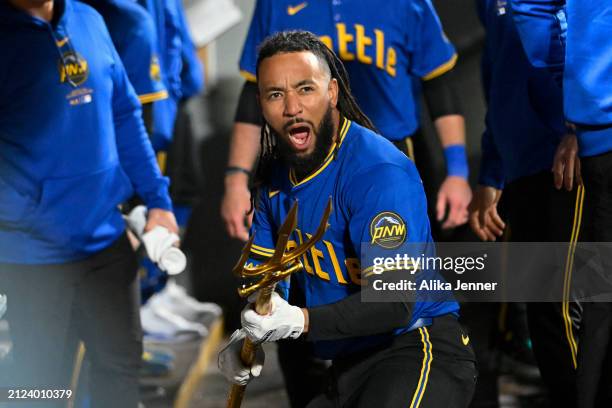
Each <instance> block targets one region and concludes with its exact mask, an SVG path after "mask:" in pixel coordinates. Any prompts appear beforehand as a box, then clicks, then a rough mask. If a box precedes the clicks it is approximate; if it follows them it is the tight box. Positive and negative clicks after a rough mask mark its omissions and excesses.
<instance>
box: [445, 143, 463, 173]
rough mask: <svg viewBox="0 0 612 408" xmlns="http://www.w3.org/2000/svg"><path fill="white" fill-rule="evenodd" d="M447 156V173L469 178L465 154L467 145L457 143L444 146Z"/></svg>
mask: <svg viewBox="0 0 612 408" xmlns="http://www.w3.org/2000/svg"><path fill="white" fill-rule="evenodd" d="M444 157H445V158H446V174H447V175H448V176H457V177H463V178H464V179H466V180H467V178H468V173H469V170H468V163H467V156H466V154H465V145H461V144H455V145H450V146H446V147H445V148H444Z"/></svg>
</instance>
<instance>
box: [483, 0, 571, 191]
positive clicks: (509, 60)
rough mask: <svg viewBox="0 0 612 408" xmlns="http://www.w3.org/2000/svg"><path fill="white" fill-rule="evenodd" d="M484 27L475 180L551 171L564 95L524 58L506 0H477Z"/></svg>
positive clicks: (496, 183)
mask: <svg viewBox="0 0 612 408" xmlns="http://www.w3.org/2000/svg"><path fill="white" fill-rule="evenodd" d="M477 4H478V11H479V15H480V19H481V21H482V23H483V26H484V27H485V29H486V33H487V35H486V42H485V48H484V52H483V58H482V73H483V85H484V90H485V98H486V100H487V105H488V106H487V115H486V130H485V133H484V134H483V137H482V160H481V168H480V177H479V183H480V184H483V185H487V186H492V187H495V188H502V187H503V185H504V183H509V182H512V181H514V180H516V179H518V178H521V177H524V176H530V175H533V174H536V173H539V172H542V171H550V169H551V167H552V162H553V157H554V154H555V150H556V148H557V146H558V145H559V142H560V140H561V138H562V137H563V135H564V133H565V121H564V118H563V95H562V92H561V88H560V87H559V86H558V85H557V84H556V83H555V80H554V77H553V75H551V73H550V72H549V71H548V70H547V69H545V68H535V67H533V66H532V65H531V64H530V63H529V60H528V59H527V56H526V55H525V52H524V51H523V47H522V45H521V40H520V38H519V35H518V33H517V31H516V27H515V24H514V21H513V20H512V12H511V10H510V9H509V7H508V4H507V2H506V1H505V0H478V2H477Z"/></svg>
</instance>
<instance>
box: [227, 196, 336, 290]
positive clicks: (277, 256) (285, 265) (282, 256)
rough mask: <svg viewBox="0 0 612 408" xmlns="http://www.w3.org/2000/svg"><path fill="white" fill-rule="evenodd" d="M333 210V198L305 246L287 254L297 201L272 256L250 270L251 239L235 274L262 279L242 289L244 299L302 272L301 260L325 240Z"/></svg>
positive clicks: (302, 245)
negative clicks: (247, 264) (301, 257)
mask: <svg viewBox="0 0 612 408" xmlns="http://www.w3.org/2000/svg"><path fill="white" fill-rule="evenodd" d="M331 211H332V199H331V197H330V198H329V200H328V201H327V205H326V207H325V210H324V212H323V216H322V217H321V221H320V222H319V226H318V228H317V230H316V232H315V233H314V235H312V237H310V239H308V240H307V241H305V242H304V243H302V244H300V245H298V246H297V247H296V248H295V249H293V250H291V251H288V252H286V249H287V243H288V242H289V237H290V236H291V234H292V233H293V231H294V230H295V228H296V227H297V212H298V203H297V201H295V202H294V203H293V206H292V207H291V210H290V211H289V213H288V214H287V218H285V221H284V222H283V225H282V226H281V227H280V229H279V230H278V240H277V242H276V248H275V250H274V254H273V255H272V257H271V258H270V259H268V260H267V261H266V262H264V263H262V264H260V265H257V266H251V267H249V266H245V264H246V262H247V261H248V259H249V256H250V252H251V247H252V245H253V236H252V237H251V238H250V239H249V241H248V242H247V243H246V245H245V246H244V248H243V250H242V255H241V256H240V259H239V260H238V263H237V264H236V266H234V269H233V272H234V274H236V275H238V276H240V277H244V278H252V277H257V276H261V279H260V280H258V281H257V282H255V283H253V284H251V285H248V286H243V287H241V288H239V289H238V294H239V295H240V296H241V297H247V296H249V295H250V294H252V293H254V292H256V291H257V290H259V289H261V288H264V287H267V286H270V285H273V284H275V283H277V282H279V281H281V280H283V279H285V278H286V277H287V276H289V275H290V274H291V273H293V272H296V271H298V270H300V269H302V263H301V262H300V261H299V259H298V258H299V257H300V256H302V255H303V254H305V253H306V251H308V250H309V249H310V248H312V247H313V246H314V244H315V243H316V242H317V241H319V240H320V239H321V238H323V234H325V231H326V230H327V227H328V226H329V224H328V223H327V221H328V220H329V216H330V214H331Z"/></svg>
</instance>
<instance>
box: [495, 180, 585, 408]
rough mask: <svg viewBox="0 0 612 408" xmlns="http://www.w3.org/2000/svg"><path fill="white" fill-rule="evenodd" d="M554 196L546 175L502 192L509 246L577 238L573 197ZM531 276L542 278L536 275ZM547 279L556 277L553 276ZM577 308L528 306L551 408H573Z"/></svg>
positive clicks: (561, 192) (576, 192) (572, 305)
mask: <svg viewBox="0 0 612 408" xmlns="http://www.w3.org/2000/svg"><path fill="white" fill-rule="evenodd" d="M579 194H582V188H581V187H580V188H574V190H573V191H571V192H568V191H566V190H557V189H555V188H554V186H553V177H552V174H551V173H549V172H545V173H539V174H536V175H533V176H528V177H523V178H521V179H519V180H517V181H514V182H512V183H509V184H508V185H507V186H506V188H505V189H504V193H503V198H502V199H503V200H504V208H505V209H506V214H507V217H508V224H509V227H510V240H511V241H514V242H569V241H570V239H571V238H572V237H574V239H576V238H577V228H578V227H577V226H578V220H576V223H574V218H575V215H576V217H579V216H580V215H579V212H578V213H577V211H576V205H579V204H580V200H579V199H578V200H577V198H580V197H577V195H579ZM537 273H543V272H542V271H538V272H537ZM550 275H551V276H556V277H562V276H564V275H563V274H561V273H558V272H554V273H551V274H550ZM580 311H581V309H580V305H579V304H578V303H577V302H571V301H570V299H568V301H567V302H563V303H552V302H548V303H528V304H527V321H528V327H529V332H530V335H531V341H532V344H533V351H534V354H535V357H536V361H537V362H538V366H539V368H540V371H541V373H542V379H543V381H544V383H545V384H546V386H547V388H548V390H549V395H550V400H551V402H552V406H555V407H575V406H576V361H577V360H576V358H577V357H576V353H577V347H576V343H577V340H578V332H577V331H578V326H579V322H580V314H581V313H580Z"/></svg>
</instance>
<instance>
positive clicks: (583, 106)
mask: <svg viewBox="0 0 612 408" xmlns="http://www.w3.org/2000/svg"><path fill="white" fill-rule="evenodd" d="M511 1H512V7H513V9H514V14H515V20H516V23H517V27H518V29H519V32H520V35H521V40H522V41H523V45H524V47H525V51H526V52H527V55H528V56H529V60H530V61H531V62H532V64H534V65H535V66H538V67H547V68H549V69H551V70H553V72H556V73H558V74H560V73H561V72H563V93H564V109H565V116H566V117H567V119H568V120H569V121H570V122H572V123H574V124H575V125H576V133H577V136H578V145H579V154H580V156H594V155H598V154H602V153H606V152H609V151H612V2H610V1H588V0H511Z"/></svg>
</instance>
